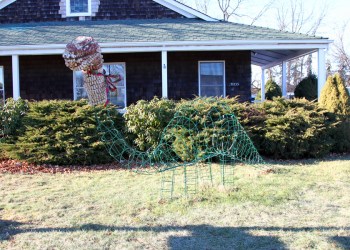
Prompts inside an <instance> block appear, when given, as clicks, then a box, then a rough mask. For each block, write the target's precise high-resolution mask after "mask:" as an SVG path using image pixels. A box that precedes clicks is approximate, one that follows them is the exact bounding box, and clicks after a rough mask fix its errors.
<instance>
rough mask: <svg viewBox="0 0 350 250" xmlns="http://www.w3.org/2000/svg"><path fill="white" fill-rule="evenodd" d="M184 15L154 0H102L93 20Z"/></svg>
mask: <svg viewBox="0 0 350 250" xmlns="http://www.w3.org/2000/svg"><path fill="white" fill-rule="evenodd" d="M181 17H182V15H180V14H178V13H177V12H175V11H172V10H170V9H168V8H166V7H164V6H162V5H160V4H158V3H156V2H154V1H152V0H118V1H116V0H101V1H100V7H99V10H98V13H97V14H96V17H92V20H124V19H158V18H181Z"/></svg>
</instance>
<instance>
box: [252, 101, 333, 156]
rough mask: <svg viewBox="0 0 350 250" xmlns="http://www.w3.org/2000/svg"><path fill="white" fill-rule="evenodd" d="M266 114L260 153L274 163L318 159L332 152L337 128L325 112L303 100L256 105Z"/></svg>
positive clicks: (314, 104)
mask: <svg viewBox="0 0 350 250" xmlns="http://www.w3.org/2000/svg"><path fill="white" fill-rule="evenodd" d="M258 105H259V106H260V108H261V109H263V110H264V111H265V112H266V116H267V118H266V120H265V121H264V124H263V128H262V129H263V131H264V132H263V133H261V134H260V135H261V136H262V138H260V142H259V143H260V146H259V149H260V153H262V154H263V155H266V156H269V157H272V158H276V159H299V158H307V157H321V156H324V155H326V154H327V153H329V152H330V151H331V150H332V147H333V145H334V141H333V140H332V137H331V135H330V133H331V132H332V131H333V129H334V126H335V124H336V121H335V119H333V118H332V116H328V112H327V111H326V110H324V109H322V108H319V107H318V105H317V104H316V103H313V102H309V101H307V100H305V99H295V100H285V99H283V98H277V99H275V100H274V101H273V102H264V103H262V104H258Z"/></svg>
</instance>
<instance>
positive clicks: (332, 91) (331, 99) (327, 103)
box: [320, 74, 350, 116]
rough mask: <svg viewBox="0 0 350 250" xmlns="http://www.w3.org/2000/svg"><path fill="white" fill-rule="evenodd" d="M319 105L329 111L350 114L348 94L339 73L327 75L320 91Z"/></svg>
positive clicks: (349, 97)
mask: <svg viewBox="0 0 350 250" xmlns="http://www.w3.org/2000/svg"><path fill="white" fill-rule="evenodd" d="M320 106H321V107H323V108H325V109H327V110H328V111H329V112H332V113H335V114H339V115H346V116H350V96H349V93H348V91H347V90H346V87H345V84H344V81H343V79H342V78H341V76H340V75H339V74H335V75H334V76H329V77H328V79H327V82H326V84H325V86H324V88H323V89H322V92H321V96H320Z"/></svg>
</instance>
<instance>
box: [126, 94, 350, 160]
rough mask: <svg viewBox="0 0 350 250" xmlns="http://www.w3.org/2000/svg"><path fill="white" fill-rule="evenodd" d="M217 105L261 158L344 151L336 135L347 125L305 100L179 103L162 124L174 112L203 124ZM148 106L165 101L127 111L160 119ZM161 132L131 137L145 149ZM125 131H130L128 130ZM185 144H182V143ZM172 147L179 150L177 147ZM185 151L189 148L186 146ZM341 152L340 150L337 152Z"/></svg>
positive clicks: (158, 104) (318, 155) (143, 104)
mask: <svg viewBox="0 0 350 250" xmlns="http://www.w3.org/2000/svg"><path fill="white" fill-rule="evenodd" d="M220 103H225V104H226V105H228V106H229V109H227V110H221V111H220V114H218V115H223V114H227V113H231V112H233V113H234V114H235V115H236V116H237V118H238V119H239V120H240V122H241V124H242V126H243V127H244V128H245V130H246V131H247V133H248V135H249V136H250V137H251V139H252V140H253V142H254V144H255V146H256V147H257V149H258V150H259V152H260V153H261V154H262V155H265V156H268V157H271V158H276V159H299V158H307V157H321V156H324V155H326V154H328V153H329V152H344V151H346V150H347V149H346V146H340V145H339V146H337V143H338V142H337V138H338V139H339V135H342V134H343V133H344V131H341V129H344V127H345V126H346V125H342V124H341V123H339V120H337V117H336V116H334V115H332V114H331V113H329V112H327V111H326V110H324V109H322V108H320V107H318V105H317V103H314V102H309V101H307V100H305V99H301V100H299V99H296V100H285V99H283V98H275V100H274V101H267V102H264V103H261V104H251V105H250V104H246V103H238V102H237V101H236V100H235V99H229V98H212V97H211V98H197V99H195V100H191V101H181V102H179V103H178V104H177V105H176V107H175V110H173V111H172V112H171V111H170V112H169V110H168V112H169V113H168V114H167V116H166V119H165V120H164V125H166V124H167V123H168V122H169V121H170V119H171V117H172V116H173V114H174V113H175V112H176V111H178V112H184V116H187V117H192V116H193V115H192V114H193V113H196V114H198V116H195V117H196V118H194V119H202V120H203V122H205V118H204V117H205V115H206V114H207V113H208V112H210V110H212V109H214V108H215V107H216V108H219V109H220V107H221V106H220ZM149 105H150V106H153V105H155V106H157V107H159V106H161V105H165V106H166V104H165V103H164V101H160V100H153V101H151V102H142V105H139V106H138V108H137V109H135V108H133V109H132V110H128V115H129V117H137V116H138V115H139V114H141V113H142V114H148V116H149V118H147V117H143V118H142V119H143V120H146V121H147V120H148V119H150V120H152V119H154V117H157V116H159V114H155V113H154V111H155V110H157V109H153V108H151V107H149ZM143 107H147V109H146V110H143V111H142V110H140V109H142V108H143ZM162 109H166V108H165V107H163V108H162ZM171 114H172V115H171ZM136 123H137V122H135V124H136ZM127 124H128V122H127ZM135 124H134V125H135ZM158 125H159V123H158ZM127 126H128V125H127ZM163 128H164V127H163ZM163 128H162V126H158V127H157V131H158V132H156V133H153V134H150V133H147V136H144V137H141V136H139V135H137V134H134V136H138V143H139V145H146V144H147V143H148V142H149V141H153V142H157V141H158V140H159V136H160V133H161V132H162V130H163ZM142 129H143V130H144V131H148V130H152V129H154V128H152V126H149V127H148V126H147V125H146V124H145V123H144V124H143V125H142ZM127 130H128V131H129V132H130V131H131V130H130V129H128V128H127ZM343 137H344V136H343ZM344 138H345V137H344ZM203 140H205V138H203ZM184 142H185V141H184V140H182V143H184ZM347 142H350V140H348V139H344V140H343V142H342V144H343V145H346V144H347ZM196 143H197V144H198V145H200V144H201V142H200V141H196ZM174 146H175V147H180V145H174ZM188 148H190V147H189V146H188ZM340 148H342V149H341V150H340ZM140 149H142V148H140ZM182 158H185V156H183V157H182Z"/></svg>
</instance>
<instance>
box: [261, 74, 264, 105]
mask: <svg viewBox="0 0 350 250" xmlns="http://www.w3.org/2000/svg"><path fill="white" fill-rule="evenodd" d="M261 101H262V102H263V101H265V69H264V68H261Z"/></svg>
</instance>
